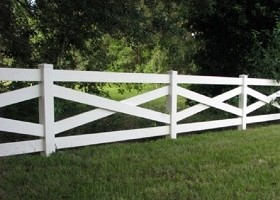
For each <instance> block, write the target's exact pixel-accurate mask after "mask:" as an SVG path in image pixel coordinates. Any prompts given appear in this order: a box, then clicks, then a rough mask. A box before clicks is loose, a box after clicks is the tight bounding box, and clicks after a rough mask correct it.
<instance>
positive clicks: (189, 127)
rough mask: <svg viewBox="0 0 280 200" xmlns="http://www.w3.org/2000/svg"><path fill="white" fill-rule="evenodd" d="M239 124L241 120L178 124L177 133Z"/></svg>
mask: <svg viewBox="0 0 280 200" xmlns="http://www.w3.org/2000/svg"><path fill="white" fill-rule="evenodd" d="M240 124H241V118H233V119H223V120H214V121H207V122H194V123H188V124H178V125H177V133H187V132H193V131H203V130H210V129H216V128H224V127H230V126H237V125H240Z"/></svg>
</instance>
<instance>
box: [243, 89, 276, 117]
mask: <svg viewBox="0 0 280 200" xmlns="http://www.w3.org/2000/svg"><path fill="white" fill-rule="evenodd" d="M249 91H250V90H249ZM279 92H280V91H277V92H275V93H273V94H271V95H269V96H265V95H263V94H261V93H260V94H261V95H259V96H258V97H260V96H262V99H261V101H257V102H255V103H253V104H251V105H249V106H248V107H247V110H246V111H247V112H246V114H249V113H251V112H253V111H255V110H257V109H259V108H261V107H262V106H264V105H266V104H267V102H268V103H270V102H271V101H272V100H273V98H275V97H276V96H278V94H277V93H279ZM254 93H255V94H256V93H259V92H257V91H255V92H254ZM254 93H252V91H251V92H250V93H249V94H250V95H252V94H253V95H254ZM253 97H255V98H257V96H256V95H255V96H253ZM258 99H260V98H258ZM272 106H273V104H272Z"/></svg>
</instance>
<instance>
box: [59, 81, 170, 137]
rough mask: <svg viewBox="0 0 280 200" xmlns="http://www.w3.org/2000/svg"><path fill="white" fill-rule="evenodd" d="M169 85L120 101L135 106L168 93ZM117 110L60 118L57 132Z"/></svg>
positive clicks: (100, 117) (90, 112)
mask: <svg viewBox="0 0 280 200" xmlns="http://www.w3.org/2000/svg"><path fill="white" fill-rule="evenodd" d="M168 93H169V86H164V87H162V88H159V89H156V90H153V91H150V92H146V93H144V94H140V95H138V96H135V97H131V98H128V99H125V100H122V101H120V102H122V103H126V104H130V105H133V106H137V105H141V104H143V103H146V102H149V101H152V100H155V99H157V98H160V97H163V96H166V95H168ZM115 113H116V112H113V111H109V110H104V109H95V110H91V111H88V112H85V113H81V114H78V115H75V116H73V117H69V118H67V119H63V120H60V121H58V122H56V123H55V128H54V129H55V134H58V133H61V132H63V131H66V130H69V129H72V128H75V127H78V126H81V125H84V124H86V123H89V122H93V121H95V120H98V119H102V118H104V117H107V116H110V115H112V114H115Z"/></svg>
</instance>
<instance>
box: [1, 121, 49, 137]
mask: <svg viewBox="0 0 280 200" xmlns="http://www.w3.org/2000/svg"><path fill="white" fill-rule="evenodd" d="M0 131H6V132H11V133H18V134H24V135H32V136H39V137H43V135H44V134H43V126H42V125H41V124H35V123H31V122H23V121H18V120H13V119H6V118H2V117H0Z"/></svg>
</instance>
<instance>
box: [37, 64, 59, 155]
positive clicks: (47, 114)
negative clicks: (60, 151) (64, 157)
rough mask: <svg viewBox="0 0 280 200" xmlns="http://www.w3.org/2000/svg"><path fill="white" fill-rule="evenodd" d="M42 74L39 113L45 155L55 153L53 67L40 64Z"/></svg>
mask: <svg viewBox="0 0 280 200" xmlns="http://www.w3.org/2000/svg"><path fill="white" fill-rule="evenodd" d="M39 69H40V70H41V72H42V95H41V96H42V98H43V100H42V102H41V106H42V107H41V108H40V111H42V112H43V113H44V117H43V119H42V120H44V121H43V127H44V136H45V139H44V141H45V155H46V156H49V155H50V154H51V153H54V152H55V139H54V138H55V135H54V95H53V86H54V85H53V65H49V64H40V65H39Z"/></svg>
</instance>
